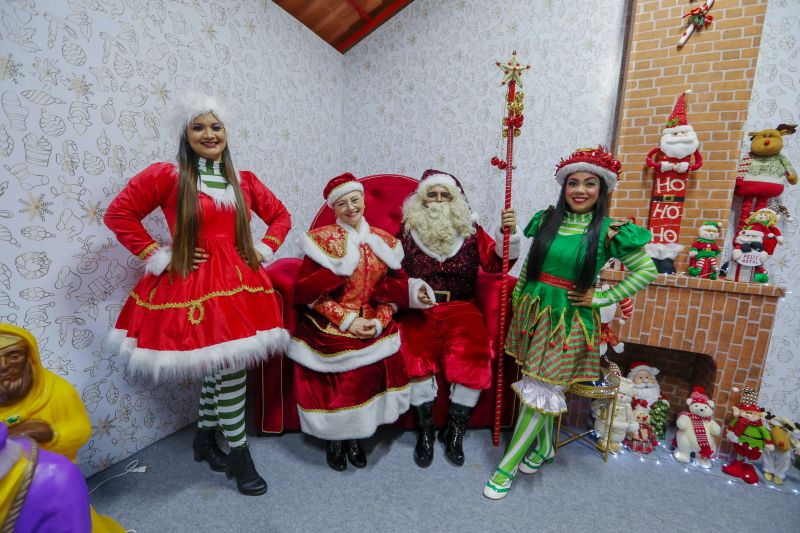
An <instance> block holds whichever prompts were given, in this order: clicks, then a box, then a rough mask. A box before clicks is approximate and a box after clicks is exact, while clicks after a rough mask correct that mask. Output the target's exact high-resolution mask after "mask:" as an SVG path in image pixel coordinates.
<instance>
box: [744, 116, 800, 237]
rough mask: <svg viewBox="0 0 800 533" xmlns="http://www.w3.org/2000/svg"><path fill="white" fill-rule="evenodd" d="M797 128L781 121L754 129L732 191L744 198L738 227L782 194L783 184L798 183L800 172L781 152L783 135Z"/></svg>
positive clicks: (793, 131)
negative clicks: (760, 128)
mask: <svg viewBox="0 0 800 533" xmlns="http://www.w3.org/2000/svg"><path fill="white" fill-rule="evenodd" d="M796 131H797V125H796V124H780V125H779V126H778V127H777V128H775V129H773V130H763V131H754V132H751V133H749V134H748V135H749V136H750V153H749V154H748V155H747V156H746V157H744V158H743V159H742V162H741V163H740V164H739V170H738V171H737V173H736V186H735V187H734V189H733V194H734V195H736V196H739V197H741V198H742V212H741V214H740V215H739V222H738V223H737V224H736V229H737V231H738V230H741V229H742V226H744V225H745V223H746V222H745V221H746V220H747V218H748V217H749V216H750V214H751V213H753V212H755V211H758V210H759V209H763V208H765V207H767V201H768V200H769V199H770V198H775V197H777V196H780V195H781V194H782V193H783V189H784V183H785V182H786V181H788V182H789V184H791V185H794V184H796V183H797V171H795V169H794V167H793V166H792V164H791V163H790V162H789V160H788V159H787V158H786V156H784V155H782V154H781V153H780V152H781V150H782V149H783V136H784V135H792V134H793V133H795V132H796Z"/></svg>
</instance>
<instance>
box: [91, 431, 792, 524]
mask: <svg viewBox="0 0 800 533" xmlns="http://www.w3.org/2000/svg"><path fill="white" fill-rule="evenodd" d="M193 433H194V429H193V428H191V427H190V428H185V429H184V430H182V431H179V432H178V433H175V434H174V435H171V436H170V437H168V438H166V439H164V440H161V441H159V442H157V443H155V444H153V445H151V446H149V447H148V448H146V449H144V450H142V451H141V452H140V453H138V454H137V455H136V456H134V457H133V459H138V461H139V464H140V465H147V467H148V469H147V471H146V472H144V473H129V474H127V475H125V476H124V477H120V478H117V479H113V480H110V481H109V482H108V483H105V484H103V485H102V486H101V487H99V489H98V490H97V491H96V492H94V494H92V502H93V504H94V505H95V506H96V508H97V509H98V511H99V512H101V513H104V514H109V515H111V516H113V517H114V518H116V519H117V520H118V521H119V522H120V523H121V524H122V525H123V526H124V527H126V528H128V529H133V530H135V531H137V532H138V533H149V532H190V531H191V532H206V531H208V532H213V531H224V532H250V531H259V532H264V531H268V532H272V531H278V532H294V531H298V532H299V531H303V532H305V531H309V532H323V531H324V532H334V531H337V532H338V531H356V532H361V531H364V532H377V531H402V532H416V531H420V532H421V531H425V532H449V531H453V532H456V531H458V532H472V531H476V532H477V531H486V532H501V531H502V532H506V531H516V532H520V533H521V532H528V531H531V532H534V531H545V532H547V531H559V532H561V531H564V532H567V531H570V532H572V531H592V532H605V531H609V532H612V531H613V532H617V531H631V530H640V531H648V532H656V531H670V532H672V531H681V532H693V531H698V532H716V531H724V532H727V533H731V532H739V531H741V532H748V533H752V532H756V531H767V530H769V531H774V532H783V531H800V495H799V494H798V489H800V470H797V469H795V468H791V469H790V471H789V474H788V475H789V478H788V479H787V483H786V484H785V485H784V486H783V487H780V488H777V487H774V486H771V484H768V483H765V482H764V481H763V480H762V482H761V483H759V485H757V486H749V485H746V484H745V483H743V482H742V481H740V480H732V479H731V478H729V477H728V476H725V475H724V474H722V473H721V472H720V471H719V468H720V466H721V465H720V463H716V464H715V466H714V469H713V470H712V471H711V472H707V471H703V470H701V469H697V468H695V467H689V468H684V466H683V465H681V464H679V463H677V462H676V461H674V460H673V459H671V458H670V456H669V452H668V451H666V450H663V449H662V450H658V451H657V452H656V453H655V454H654V455H651V456H648V457H647V459H644V458H642V457H640V456H638V455H635V454H631V453H625V454H622V455H619V456H617V457H613V458H610V459H609V462H608V463H607V464H606V463H603V460H602V456H601V455H600V454H599V453H598V452H596V451H594V450H593V449H592V448H590V447H589V446H588V445H584V444H583V443H581V442H577V443H572V444H569V445H568V446H565V447H563V448H562V449H560V450H559V453H558V457H557V459H556V461H555V463H553V464H551V465H545V467H544V468H543V469H542V470H541V471H539V472H538V473H536V474H534V475H530V476H525V475H523V474H520V475H519V476H518V477H517V479H516V481H515V482H514V486H513V487H512V490H511V492H510V493H509V495H508V496H507V497H506V498H505V499H504V500H500V501H491V500H488V499H486V498H484V497H483V495H482V490H483V485H484V483H485V482H486V480H487V479H488V477H489V476H490V475H491V473H492V472H493V469H494V467H495V466H496V465H497V463H498V461H499V460H500V458H501V455H502V451H503V449H504V448H494V447H492V444H491V439H490V434H489V432H488V431H487V430H477V431H470V432H468V433H467V437H466V438H465V442H464V449H465V453H466V455H467V462H466V464H465V465H464V466H463V467H461V468H457V467H454V466H451V465H450V464H449V463H447V461H446V460H445V459H444V455H443V453H442V448H441V445H438V444H437V449H436V457H435V459H434V462H433V465H431V466H430V467H429V468H427V469H421V468H418V467H417V466H416V465H415V464H414V463H413V460H412V451H413V448H414V444H415V435H414V433H413V432H397V431H389V430H384V431H381V432H379V433H378V435H377V436H375V437H373V438H371V439H369V440H367V441H366V442H365V449H366V451H367V452H368V454H369V456H368V458H369V465H368V466H367V468H366V469H364V470H358V469H355V468H353V467H352V466H350V467H349V468H348V469H347V471H345V472H342V473H338V472H334V471H333V470H331V469H330V468H328V466H327V465H326V464H325V460H324V448H323V444H322V443H321V442H320V441H317V440H315V439H312V438H309V437H306V436H304V435H301V434H287V435H283V436H279V437H275V436H269V437H260V438H257V437H251V438H250V446H251V449H252V453H253V458H254V460H255V463H256V465H257V467H258V468H259V470H260V473H261V474H262V475H263V476H264V478H265V479H266V480H267V483H268V484H269V491H268V492H267V494H266V495H264V496H259V497H247V496H242V495H239V493H238V492H236V487H235V483H234V482H233V481H232V480H228V479H227V478H226V477H225V475H224V474H219V473H216V472H212V471H211V470H210V469H209V468H208V466H207V465H206V463H202V464H200V463H195V462H194V461H193V459H192V453H191V449H190V447H191V441H192V436H193ZM508 438H509V435H507V434H506V435H504V438H503V443H502V444H503V446H504V445H505V443H506V441H507V439H508ZM127 463H128V461H123V463H120V464H118V465H115V466H114V467H112V468H110V469H108V470H106V471H104V472H101V473H100V474H98V475H97V476H94V477H93V478H90V479H89V486H90V487H94V486H96V485H97V484H98V483H100V482H101V481H102V480H104V479H107V478H108V477H110V476H112V475H114V474H116V473H119V472H121V471H122V470H123V469H124V466H125V464H127Z"/></svg>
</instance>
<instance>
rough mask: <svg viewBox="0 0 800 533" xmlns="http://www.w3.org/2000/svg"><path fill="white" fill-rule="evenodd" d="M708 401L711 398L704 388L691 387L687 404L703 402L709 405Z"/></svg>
mask: <svg viewBox="0 0 800 533" xmlns="http://www.w3.org/2000/svg"><path fill="white" fill-rule="evenodd" d="M710 401H711V399H710V398H709V397H708V395H707V394H706V389H704V388H703V387H699V386H697V387H694V388H693V389H692V394H690V395H689V401H688V402H687V404H688V405H692V404H693V403H704V404H706V405H710V404H709V402H710Z"/></svg>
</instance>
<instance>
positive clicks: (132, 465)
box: [89, 459, 147, 494]
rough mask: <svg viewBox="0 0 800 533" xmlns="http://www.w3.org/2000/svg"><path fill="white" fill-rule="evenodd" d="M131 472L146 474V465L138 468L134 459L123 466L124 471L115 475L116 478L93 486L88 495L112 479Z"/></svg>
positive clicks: (137, 462) (136, 460)
mask: <svg viewBox="0 0 800 533" xmlns="http://www.w3.org/2000/svg"><path fill="white" fill-rule="evenodd" d="M131 472H147V465H142V466H139V460H138V459H134V460H133V461H131V462H130V463H128V464H127V465H125V470H123V471H122V473H121V474H117V475H116V476H111V477H110V478H107V479H104V480H103V481H101V482H100V483H98V484H97V485H95V486H94V488H93V489H92V490H90V491H89V494H91V493H93V492H94V491H96V490H97V489H99V488H100V487H101V486H102V485H104V484H105V483H107V482H109V481H111V480H112V479H114V478H118V477H122V476H124V475H126V474H129V473H131Z"/></svg>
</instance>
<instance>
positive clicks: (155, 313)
mask: <svg viewBox="0 0 800 533" xmlns="http://www.w3.org/2000/svg"><path fill="white" fill-rule="evenodd" d="M239 179H240V184H241V189H242V194H243V195H244V199H245V202H246V204H247V213H248V216H249V215H250V210H251V209H252V210H253V211H255V213H256V214H257V215H258V216H259V217H260V218H261V219H262V220H263V221H264V222H266V223H267V224H268V225H269V229H268V231H267V232H266V234H265V235H264V238H263V239H262V240H261V241H260V242H256V243H255V245H256V248H257V249H258V250H259V252H261V253H262V255H266V256H270V255H271V253H272V252H274V251H275V250H276V249H277V248H278V246H280V244H281V243H282V242H283V240H284V238H285V237H286V234H287V233H288V232H289V228H290V227H291V219H290V216H289V212H288V211H287V210H286V208H285V207H284V206H283V204H282V203H281V202H280V201H279V200H278V199H277V198H276V197H275V195H274V194H273V193H272V192H271V191H270V190H269V189H268V188H267V187H265V186H264V185H263V184H262V183H261V182H260V181H259V180H258V178H257V177H256V176H255V175H254V174H252V173H251V172H240V173H239ZM198 198H199V205H200V213H201V222H200V229H199V230H198V234H197V238H196V246H198V247H201V248H204V249H205V253H207V254H208V256H209V257H208V259H207V260H206V262H204V263H202V264H201V265H200V266H199V268H198V269H197V270H193V271H191V272H189V274H188V276H186V277H185V278H182V277H180V276H178V275H174V276H172V279H170V275H169V273H168V272H167V271H166V270H164V271H163V273H160V274H154V273H150V272H147V273H145V275H144V277H143V278H142V279H141V280H140V281H139V282H138V283H137V284H136V286H135V287H134V288H133V290H132V291H131V293H130V297H129V298H128V300H127V301H126V302H125V305H124V306H123V308H122V311H121V312H120V315H119V318H118V320H117V324H116V328H115V329H114V330H113V331H112V333H111V336H110V339H111V341H112V343H114V344H116V345H117V347H118V349H119V351H120V353H121V354H122V355H125V356H129V357H130V360H129V362H128V368H129V369H131V370H132V371H134V372H139V373H143V374H146V375H149V376H151V377H153V378H154V379H156V380H158V379H161V378H172V377H184V376H199V375H204V374H208V373H212V372H215V371H218V370H220V369H223V368H241V367H243V366H246V365H248V364H251V363H253V362H255V361H258V360H261V359H264V358H265V357H267V356H268V355H269V354H271V353H275V352H281V351H283V350H284V349H285V347H286V345H287V343H288V339H289V334H288V332H287V331H286V330H285V329H284V327H283V319H282V317H281V311H280V305H279V302H278V300H277V295H276V294H275V292H274V290H273V288H272V284H271V283H270V280H269V277H268V276H267V274H266V272H265V270H264V269H263V268H261V267H259V269H258V270H253V269H252V268H250V267H249V266H248V265H247V264H246V263H245V262H244V261H243V260H242V258H241V256H240V255H239V253H238V252H237V250H236V244H235V210H234V208H233V207H231V206H229V205H224V204H221V203H219V201H217V202H215V200H214V199H212V198H211V197H210V196H208V195H207V194H205V193H203V192H199V193H198ZM177 200H178V174H177V169H176V168H175V166H174V165H172V164H169V163H156V164H154V165H150V166H149V167H147V168H146V169H145V170H144V171H143V172H141V173H140V174H138V175H136V176H134V177H133V178H132V179H131V180H130V182H129V183H128V185H127V186H126V187H125V189H123V190H122V191H121V192H120V193H119V194H118V195H117V197H116V198H114V200H113V201H112V202H111V204H110V205H109V207H108V210H107V211H106V214H105V219H104V220H105V223H106V225H107V226H108V227H109V228H110V229H111V230H112V231H113V232H114V234H115V235H116V237H117V239H118V240H119V242H120V243H121V244H122V245H123V246H125V248H127V249H128V250H129V251H130V252H131V253H133V254H134V255H137V256H139V257H140V258H142V259H146V260H147V261H148V263H150V262H152V261H154V260H156V259H162V260H164V261H168V258H169V248H160V247H159V245H158V243H156V242H155V241H154V240H153V238H152V237H151V236H150V234H149V233H148V232H147V231H146V230H145V228H144V226H143V225H142V222H141V220H142V219H143V218H144V217H145V216H147V215H148V214H149V213H151V212H152V211H154V210H155V209H156V208H158V207H160V208H161V210H162V211H163V213H164V216H165V218H166V220H167V225H168V226H169V229H170V233H171V234H174V231H175V218H176V210H177V207H176V206H177ZM265 252H266V253H265ZM159 256H161V257H159ZM164 264H166V263H164ZM148 270H151V269H149V268H148ZM158 270H163V268H161V269H157V268H156V269H155V271H156V272H157V271H158Z"/></svg>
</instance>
